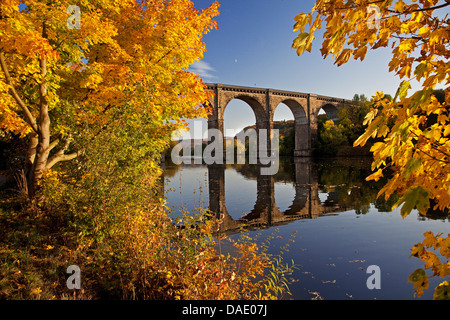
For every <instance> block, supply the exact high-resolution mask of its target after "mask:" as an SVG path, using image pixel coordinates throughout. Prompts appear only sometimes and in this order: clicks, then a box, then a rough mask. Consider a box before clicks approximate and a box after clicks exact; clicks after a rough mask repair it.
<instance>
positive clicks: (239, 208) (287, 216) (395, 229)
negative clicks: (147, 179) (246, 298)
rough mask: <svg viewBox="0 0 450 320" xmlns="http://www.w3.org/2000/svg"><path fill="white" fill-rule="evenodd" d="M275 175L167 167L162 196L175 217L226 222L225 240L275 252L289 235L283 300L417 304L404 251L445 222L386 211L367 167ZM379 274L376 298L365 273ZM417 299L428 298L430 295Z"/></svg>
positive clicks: (252, 169)
mask: <svg viewBox="0 0 450 320" xmlns="http://www.w3.org/2000/svg"><path fill="white" fill-rule="evenodd" d="M282 160H283V161H282V162H281V164H280V169H279V171H278V173H277V174H276V175H275V176H272V177H268V176H261V175H260V174H259V168H258V167H257V166H255V165H226V166H225V165H224V166H206V165H180V166H175V165H173V164H170V163H166V166H165V174H164V180H165V192H166V197H167V200H168V206H169V207H171V208H172V209H173V213H172V216H173V217H174V218H175V217H176V216H179V215H181V213H180V212H181V211H182V210H183V209H185V210H188V211H190V212H192V211H195V210H196V208H198V207H209V208H210V209H211V210H212V211H214V212H220V214H221V215H222V216H223V217H224V223H223V228H224V231H227V232H228V233H230V234H231V235H232V236H235V235H237V234H238V233H239V230H240V228H241V227H242V226H244V225H246V226H248V227H249V228H250V230H252V231H250V233H251V235H256V233H261V240H264V239H265V238H267V236H269V235H270V234H272V233H273V232H274V231H277V232H276V234H275V238H274V239H272V240H271V242H270V244H271V248H270V250H271V252H272V253H274V254H277V253H279V251H280V248H281V247H282V246H284V245H285V244H286V243H287V242H288V240H289V239H290V238H291V235H292V234H293V233H294V232H296V235H295V237H294V240H295V242H294V243H292V244H291V245H290V247H289V252H286V253H285V254H284V256H283V257H284V259H285V261H291V259H293V260H294V262H295V263H296V264H298V265H300V267H299V268H298V269H297V270H296V271H295V272H294V274H293V275H292V277H290V279H289V280H290V286H289V287H290V289H291V292H292V296H287V297H286V298H289V299H312V298H315V297H321V298H323V299H416V298H415V297H414V290H413V288H412V284H411V283H408V280H407V279H408V276H409V275H410V274H411V273H412V272H413V271H414V270H415V269H417V268H423V263H422V262H421V261H420V260H419V259H418V258H414V257H413V258H410V257H409V255H410V249H411V247H412V246H413V245H414V244H416V243H417V242H421V241H422V240H423V233H424V232H425V231H428V230H431V231H433V232H434V233H438V232H443V233H444V234H447V233H450V222H449V220H448V218H447V217H438V216H436V217H428V216H427V217H423V216H420V215H419V214H418V213H417V211H413V212H412V213H411V214H410V215H409V216H408V217H406V218H405V219H402V217H401V215H400V211H399V209H395V210H393V211H391V210H390V208H391V207H392V204H393V203H395V200H396V199H391V201H389V202H386V201H383V200H380V199H378V200H376V194H377V192H378V190H379V189H380V188H381V187H382V185H383V181H379V182H378V183H375V182H367V181H365V180H364V178H365V177H366V176H368V175H369V174H370V159H367V158H351V159H345V158H341V159H327V160H315V161H314V162H312V161H310V160H304V159H295V160H294V159H292V158H286V159H282ZM370 265H378V266H379V267H380V270H381V289H373V290H369V289H368V288H367V285H366V281H367V279H368V277H369V276H370V274H368V273H367V272H366V269H367V267H368V266H370ZM440 282H442V280H441V279H439V278H433V279H431V280H430V289H428V290H426V291H425V293H424V295H423V296H422V298H421V299H432V296H433V291H434V287H435V286H437V285H438V284H439V283H440Z"/></svg>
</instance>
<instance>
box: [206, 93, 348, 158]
mask: <svg viewBox="0 0 450 320" xmlns="http://www.w3.org/2000/svg"><path fill="white" fill-rule="evenodd" d="M207 89H208V90H209V91H213V92H214V96H213V97H212V98H211V100H210V101H208V104H209V105H210V106H211V107H212V114H211V115H210V116H209V117H208V129H218V130H220V131H221V132H222V133H223V132H224V128H223V114H224V111H225V108H226V107H227V105H228V103H229V102H230V101H231V100H233V99H239V100H242V101H245V102H246V103H247V104H248V105H249V106H250V107H251V108H252V110H253V112H254V113H255V118H256V129H257V130H259V129H266V130H268V135H267V136H268V137H270V133H271V130H272V129H273V115H274V113H275V109H276V107H277V106H278V105H279V104H280V103H284V104H285V105H287V106H288V107H289V109H291V111H292V113H293V115H294V119H295V150H294V156H296V157H309V156H311V154H312V146H313V145H314V143H315V141H317V118H318V113H319V110H320V109H321V108H326V109H327V110H328V112H329V113H330V115H331V116H333V117H335V116H337V110H338V109H339V108H340V107H342V106H343V105H345V104H351V103H352V101H350V100H345V99H338V98H333V97H327V96H320V95H315V94H309V93H301V92H292V91H283V90H274V89H263V88H253V87H242V86H233V85H223V84H207ZM333 108H334V109H333ZM325 111H326V110H325ZM326 112H327V111H326ZM268 145H270V144H268Z"/></svg>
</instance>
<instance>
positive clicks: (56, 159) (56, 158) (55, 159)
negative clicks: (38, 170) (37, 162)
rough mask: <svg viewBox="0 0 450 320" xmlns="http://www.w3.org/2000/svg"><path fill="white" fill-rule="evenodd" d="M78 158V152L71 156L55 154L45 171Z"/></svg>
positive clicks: (70, 154) (49, 160)
mask: <svg viewBox="0 0 450 320" xmlns="http://www.w3.org/2000/svg"><path fill="white" fill-rule="evenodd" d="M76 157H78V152H73V153H69V154H55V155H54V156H53V157H51V158H50V159H48V161H47V164H46V166H45V170H48V169H50V168H51V167H53V166H54V165H55V164H57V163H58V162H61V161H69V160H72V159H75V158H76Z"/></svg>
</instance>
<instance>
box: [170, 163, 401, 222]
mask: <svg viewBox="0 0 450 320" xmlns="http://www.w3.org/2000/svg"><path fill="white" fill-rule="evenodd" d="M304 161H305V162H306V163H309V161H307V160H304ZM371 162H372V159H371V158H370V157H366V158H357V157H355V158H326V159H315V160H310V164H312V165H313V168H314V169H313V171H314V172H315V173H316V174H317V178H318V183H319V190H320V191H321V192H324V193H328V197H327V200H326V201H325V202H324V205H334V204H339V205H341V206H343V207H348V208H353V209H354V210H355V211H356V213H357V214H365V213H367V212H368V211H369V209H370V204H372V203H373V204H374V206H375V207H376V208H377V209H378V210H379V211H381V212H390V211H391V208H392V206H393V204H394V203H395V202H396V201H397V200H398V197H397V196H392V197H391V198H390V199H389V200H388V201H386V200H385V199H384V197H380V198H378V199H377V194H378V191H379V190H380V189H381V188H382V187H383V185H384V184H385V183H386V179H383V178H382V179H380V180H379V181H377V182H375V181H366V180H365V178H366V177H367V176H369V175H370V174H371V168H370V166H371ZM183 166H185V167H186V166H194V165H175V164H173V163H172V162H171V161H170V158H169V159H166V163H165V169H164V176H165V177H166V178H170V177H174V176H175V175H176V173H177V172H178V171H179V170H180V169H181V168H182V167H183ZM225 168H227V169H231V168H232V169H234V170H236V171H237V172H239V173H240V174H241V175H242V176H243V177H245V178H246V179H251V180H257V178H258V176H259V175H260V166H258V165H251V164H228V165H225ZM295 174H296V173H295V164H294V159H293V158H292V157H280V165H279V170H278V172H277V174H275V175H274V177H273V178H274V181H275V182H287V183H294V184H295Z"/></svg>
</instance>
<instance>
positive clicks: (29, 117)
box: [0, 52, 38, 133]
mask: <svg viewBox="0 0 450 320" xmlns="http://www.w3.org/2000/svg"><path fill="white" fill-rule="evenodd" d="M0 65H1V68H2V71H3V73H4V75H5V79H6V83H7V84H8V85H9V92H10V94H11V95H12V96H13V98H14V100H16V102H17V104H18V105H19V106H20V108H21V109H22V110H23V112H24V113H25V118H26V122H27V123H28V124H29V125H30V126H31V128H32V129H33V131H34V132H36V133H37V132H38V127H37V124H36V119H35V118H34V117H33V115H32V114H31V112H30V110H29V109H28V107H27V106H26V105H25V103H24V102H23V100H22V99H21V98H20V96H19V94H18V93H17V91H16V89H15V88H14V85H13V83H12V80H11V76H10V74H9V71H8V67H7V65H6V62H5V56H4V55H3V52H0Z"/></svg>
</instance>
